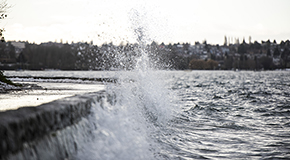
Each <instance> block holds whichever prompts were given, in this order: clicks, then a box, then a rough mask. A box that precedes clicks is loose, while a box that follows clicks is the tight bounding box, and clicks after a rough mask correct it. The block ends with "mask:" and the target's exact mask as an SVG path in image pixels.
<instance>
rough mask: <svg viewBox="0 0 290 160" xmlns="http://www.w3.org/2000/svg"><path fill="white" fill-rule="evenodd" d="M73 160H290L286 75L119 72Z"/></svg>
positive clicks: (96, 108) (288, 80)
mask: <svg viewBox="0 0 290 160" xmlns="http://www.w3.org/2000/svg"><path fill="white" fill-rule="evenodd" d="M120 75H121V76H120V77H119V83H117V84H111V85H108V86H107V89H106V90H107V92H108V96H107V98H106V100H104V101H103V102H102V103H95V104H94V107H93V108H94V111H93V113H94V114H93V115H92V117H91V122H92V124H93V126H94V131H93V135H94V139H93V140H92V142H90V143H88V144H85V146H84V148H83V149H81V150H80V151H79V152H78V154H77V155H76V157H75V159H87V160H94V159H289V158H290V72H289V71H265V72H252V71H241V72H233V71H187V72H186V71H150V72H149V71H147V72H145V73H144V72H141V73H139V72H122V74H120Z"/></svg>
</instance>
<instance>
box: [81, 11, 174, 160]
mask: <svg viewBox="0 0 290 160" xmlns="http://www.w3.org/2000/svg"><path fill="white" fill-rule="evenodd" d="M131 19H132V20H131V21H132V26H133V31H134V34H135V36H136V39H137V42H138V54H139V56H136V59H135V61H136V63H135V64H136V65H135V66H134V67H133V68H134V69H133V70H131V71H118V72H116V78H117V79H118V80H117V83H115V84H108V85H107V86H106V92H107V96H105V97H104V98H103V99H102V101H101V102H97V103H95V104H93V105H94V107H93V108H94V110H93V113H94V114H93V115H92V117H91V122H92V124H93V126H94V128H95V129H94V131H93V135H94V140H93V141H92V142H90V143H88V144H86V146H85V149H84V152H81V153H79V154H78V158H77V159H158V157H159V156H160V154H159V152H160V147H161V146H159V144H158V142H157V141H158V140H157V139H156V137H155V136H156V133H157V132H159V130H160V128H162V126H166V125H169V122H170V120H171V119H172V118H173V115H174V113H175V112H176V111H177V110H176V107H174V105H172V103H171V102H172V99H173V98H174V97H173V95H171V93H170V90H168V89H167V88H166V87H165V83H164V82H165V78H166V76H165V74H164V73H163V72H161V71H157V70H156V69H154V68H153V67H152V66H154V62H152V61H151V60H150V58H149V56H148V54H152V53H149V50H148V49H147V46H146V43H148V41H150V39H149V38H147V37H146V28H144V27H143V26H142V25H141V24H143V23H142V19H143V16H141V15H140V13H139V12H138V11H136V10H133V11H132V16H131ZM152 64H153V65H152Z"/></svg>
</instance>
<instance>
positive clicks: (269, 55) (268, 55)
mask: <svg viewBox="0 0 290 160" xmlns="http://www.w3.org/2000/svg"><path fill="white" fill-rule="evenodd" d="M271 56H272V55H271V50H270V49H268V50H267V57H271Z"/></svg>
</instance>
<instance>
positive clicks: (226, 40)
mask: <svg viewBox="0 0 290 160" xmlns="http://www.w3.org/2000/svg"><path fill="white" fill-rule="evenodd" d="M227 45H228V39H227V36H225V40H224V46H227Z"/></svg>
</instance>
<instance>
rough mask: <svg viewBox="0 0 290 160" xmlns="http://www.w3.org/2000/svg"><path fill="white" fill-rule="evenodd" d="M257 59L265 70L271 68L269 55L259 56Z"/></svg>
mask: <svg viewBox="0 0 290 160" xmlns="http://www.w3.org/2000/svg"><path fill="white" fill-rule="evenodd" d="M259 61H260V63H261V65H262V67H263V68H264V69H265V70H270V69H273V59H272V58H271V57H261V58H260V60H259Z"/></svg>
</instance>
